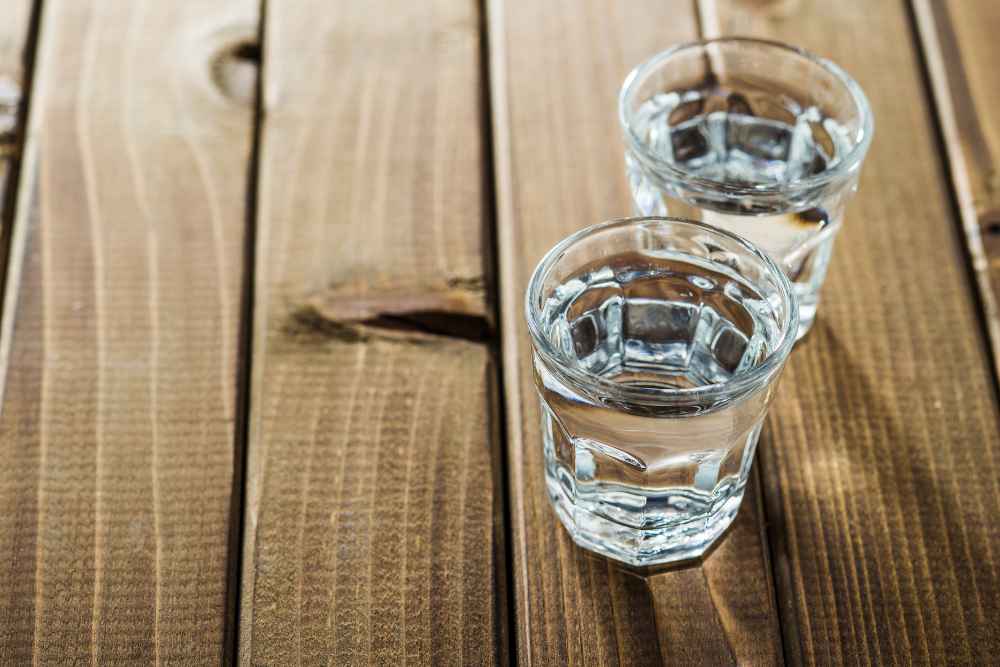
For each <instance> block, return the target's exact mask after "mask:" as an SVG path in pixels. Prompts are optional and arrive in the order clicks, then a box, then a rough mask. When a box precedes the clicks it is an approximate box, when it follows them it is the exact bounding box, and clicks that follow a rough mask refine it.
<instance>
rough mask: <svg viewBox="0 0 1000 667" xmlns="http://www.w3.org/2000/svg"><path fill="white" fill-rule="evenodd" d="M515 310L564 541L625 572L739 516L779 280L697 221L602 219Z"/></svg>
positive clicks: (774, 344)
mask: <svg viewBox="0 0 1000 667" xmlns="http://www.w3.org/2000/svg"><path fill="white" fill-rule="evenodd" d="M525 314H526V317H527V320H528V330H529V331H530V332H531V341H532V346H533V352H534V357H533V361H534V370H535V384H536V386H537V389H538V393H539V397H540V399H541V414H542V434H543V441H544V447H545V481H546V487H547V489H548V495H549V498H550V500H551V501H552V505H553V506H554V508H555V511H556V513H557V514H558V516H559V519H560V520H561V521H562V523H563V525H564V526H565V527H566V529H567V530H568V531H569V533H570V535H572V537H573V539H574V540H575V541H576V542H577V543H578V544H579V545H580V546H582V547H585V548H587V549H590V550H592V551H596V552H598V553H601V554H604V555H605V556H608V557H610V558H614V559H617V560H620V561H624V562H626V563H629V564H632V565H651V564H657V563H665V562H670V561H677V560H685V559H689V558H695V557H697V556H700V555H701V554H703V553H704V552H705V550H706V549H707V548H708V547H709V546H710V545H711V544H712V542H713V541H715V540H716V539H717V538H718V537H719V535H721V534H722V533H723V531H725V529H726V527H727V526H728V525H729V524H730V523H731V522H732V520H733V518H734V517H735V516H736V513H737V511H738V510H739V507H740V501H741V500H742V499H743V491H744V489H745V488H746V483H747V476H748V474H749V472H750V466H751V463H752V462H753V456H754V450H755V448H756V445H757V437H758V435H759V434H760V429H761V424H762V423H763V421H764V416H765V414H766V413H767V408H768V405H769V404H770V402H771V399H772V397H773V395H774V390H775V383H776V380H777V379H778V375H779V374H780V373H781V370H782V367H783V366H784V363H785V359H786V358H787V357H788V353H789V351H790V350H791V348H792V345H793V344H794V342H795V332H796V330H797V327H798V307H797V305H796V302H795V298H794V297H793V295H792V288H791V285H790V283H789V281H788V278H787V277H786V276H785V274H784V272H782V271H781V269H780V268H778V266H777V265H776V264H775V263H774V262H773V261H772V260H771V259H770V258H768V256H767V255H765V254H764V253H763V252H761V251H760V250H759V249H757V248H756V247H754V246H753V245H751V244H750V243H749V242H748V241H746V240H744V239H742V238H740V237H738V236H736V235H734V234H732V233H730V232H727V231H725V230H722V229H718V228H715V227H711V226H709V225H706V224H704V223H701V222H695V221H691V220H682V219H677V218H654V217H649V218H630V219H622V220H612V221H610V222H605V223H603V224H599V225H596V226H593V227H589V228H587V229H584V230H582V231H579V232H577V233H576V234H573V235H572V236H570V237H568V238H566V239H564V240H563V241H562V242H560V243H559V244H558V245H556V246H555V247H554V248H553V249H552V250H551V251H549V253H548V254H547V255H546V256H545V257H544V258H543V259H542V261H541V263H540V264H539V265H538V267H537V268H536V269H535V272H534V275H533V276H532V278H531V282H530V284H529V285H528V290H527V295H526V308H525Z"/></svg>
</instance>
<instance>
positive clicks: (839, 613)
mask: <svg viewBox="0 0 1000 667" xmlns="http://www.w3.org/2000/svg"><path fill="white" fill-rule="evenodd" d="M956 4H957V3H956ZM703 15H705V16H706V18H707V20H706V21H705V23H706V25H707V26H709V28H710V29H713V30H715V31H718V32H719V33H722V34H733V33H738V34H753V35H758V36H766V37H771V38H777V39H782V40H786V41H792V42H795V43H797V44H799V45H801V46H803V47H805V48H807V49H809V50H811V51H813V52H815V53H818V54H820V55H823V56H826V57H829V58H832V59H833V60H835V61H836V62H838V63H839V64H840V65H842V66H843V67H845V68H846V69H847V71H849V72H851V73H852V74H853V75H854V76H855V77H856V78H857V79H858V81H859V82H860V83H861V85H862V87H863V88H864V89H865V91H866V92H867V93H868V95H869V98H870V101H871V105H872V108H873V110H874V113H875V125H876V129H875V138H874V143H873V145H872V148H871V152H870V154H869V157H868V159H867V162H866V165H865V167H864V171H863V174H862V179H861V184H860V191H859V193H858V195H857V198H856V200H855V201H854V202H853V203H852V204H851V205H850V206H849V207H848V211H847V220H846V223H845V228H844V230H843V232H842V233H841V235H840V236H839V238H838V242H837V245H838V247H837V249H836V251H835V253H834V258H833V263H832V266H831V268H830V274H829V277H828V279H827V282H826V286H825V287H824V289H823V301H822V304H821V306H820V312H819V318H818V320H817V323H816V326H815V327H814V329H813V331H812V332H811V333H810V334H809V337H808V338H806V339H805V340H803V341H802V342H801V343H799V344H798V345H797V346H796V349H795V350H794V352H793V353H792V357H791V361H790V362H789V364H788V368H787V370H786V371H785V376H784V378H783V380H782V391H781V395H780V396H779V397H778V400H777V401H776V404H775V406H774V407H773V408H772V411H771V415H770V418H769V422H770V429H769V435H768V436H767V437H766V441H765V442H763V443H762V445H761V454H762V460H761V461H760V463H762V464H763V465H762V466H761V472H762V474H763V479H764V482H765V485H764V490H765V497H766V502H767V508H768V512H767V514H768V516H769V518H770V519H771V522H772V523H771V526H770V528H771V530H770V536H771V544H772V554H773V555H774V559H775V568H776V569H775V571H776V583H777V590H778V599H779V607H780V609H781V612H782V629H783V635H784V637H785V640H786V643H785V647H786V654H787V657H788V658H789V659H790V660H791V661H792V662H796V663H799V662H803V663H808V664H844V663H848V664H854V663H872V664H907V665H909V664H933V665H940V664H977V665H981V664H990V663H992V662H995V659H996V658H995V656H996V654H997V652H998V649H1000V580H998V577H997V556H998V555H1000V529H998V525H997V522H996V516H997V514H998V512H1000V488H998V486H1000V484H998V476H1000V475H998V472H1000V468H998V467H997V466H998V464H1000V455H998V451H1000V449H998V447H1000V436H998V424H1000V414H998V410H997V404H996V394H995V392H994V386H993V381H992V378H991V373H990V366H989V359H988V350H987V345H986V342H985V339H984V335H983V331H982V329H981V327H980V324H979V321H978V319H977V314H976V309H975V305H974V303H975V300H974V296H973V295H974V292H973V285H972V284H970V281H969V278H968V276H969V273H968V269H967V268H966V267H965V266H964V265H963V264H964V253H963V251H962V243H963V241H962V234H961V231H960V227H959V224H958V221H957V219H956V214H955V211H954V210H953V208H952V206H951V204H950V198H949V193H948V188H947V180H946V178H947V177H946V174H945V171H944V164H943V161H942V158H941V155H940V154H939V147H938V144H937V140H936V137H935V132H934V127H933V124H934V119H933V105H932V104H931V98H930V93H929V91H927V90H926V89H925V88H924V85H923V81H922V77H921V62H920V54H919V49H918V45H917V42H916V38H915V35H914V34H913V32H912V30H911V25H910V17H909V16H908V13H907V8H906V6H905V3H900V2H891V3H890V2H878V3H870V2H863V1H862V0H850V1H844V2H837V3H833V2H826V1H824V0H800V1H799V2H793V3H756V2H755V3H750V2H743V1H741V0H725V1H723V0H719V1H718V2H706V3H704V4H703ZM862 16H863V17H864V19H863V20H860V17H862ZM983 66H984V67H988V66H989V65H987V64H986V63H985V62H984V63H983Z"/></svg>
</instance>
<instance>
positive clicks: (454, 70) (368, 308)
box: [240, 0, 507, 665]
mask: <svg viewBox="0 0 1000 667" xmlns="http://www.w3.org/2000/svg"><path fill="white" fill-rule="evenodd" d="M479 20H480V19H479V14H478V9H477V6H476V4H475V3H473V2H469V1H467V0H436V1H434V2H422V3H410V4H406V3H402V4H401V3H397V2H390V1H389V0H385V1H379V2H374V3H373V2H367V1H360V0H358V1H350V2H342V3H338V4H337V5H336V7H333V6H331V5H330V4H329V3H327V2H321V1H320V0H315V1H313V2H294V3H273V4H271V5H270V6H269V7H268V11H267V19H266V30H265V37H264V45H265V48H264V62H265V66H264V90H265V105H266V108H265V113H264V121H263V125H262V137H263V138H262V141H263V143H262V149H261V156H260V172H259V173H260V188H259V193H260V194H259V197H260V199H259V211H258V217H257V223H258V246H257V248H258V251H257V287H256V291H257V298H256V302H255V324H254V353H253V366H254V370H253V383H252V408H251V417H250V419H251V427H250V428H251V430H250V439H249V450H248V454H249V460H248V475H247V485H248V486H247V512H246V517H247V518H246V539H245V553H244V574H243V607H242V628H241V640H242V642H241V649H240V654H241V658H242V660H243V662H244V663H248V664H259V665H276V664H297V663H299V662H304V663H307V664H315V663H318V662H322V663H324V664H359V663H365V664H367V663H369V662H372V663H378V664H403V662H404V661H408V662H413V663H418V664H476V665H478V664H494V663H498V662H504V661H505V659H504V658H503V656H504V654H505V652H506V641H507V640H506V636H505V626H506V622H507V618H506V610H505V608H504V604H505V600H506V591H505V586H504V580H505V574H504V571H503V569H501V568H502V567H503V560H502V555H503V524H502V517H501V514H500V511H501V494H502V489H500V488H497V485H496V483H495V482H494V478H495V476H496V477H497V478H498V476H499V472H500V471H499V468H498V467H497V466H498V465H499V464H500V461H499V456H498V453H497V452H498V450H497V449H496V448H497V447H498V446H499V442H498V441H497V440H496V438H495V433H496V424H497V420H498V419H499V416H498V415H497V412H496V408H495V400H494V394H495V381H496V376H495V371H494V367H493V364H492V362H491V360H490V354H489V352H488V349H487V347H486V345H484V344H483V343H480V342H475V341H466V340H459V339H457V338H455V337H453V336H451V335H447V334H463V335H476V334H477V332H478V333H481V332H482V331H483V330H485V329H486V324H487V321H488V319H489V318H488V313H489V312H490V306H489V304H488V303H487V301H486V293H485V290H484V272H483V266H484V247H485V244H486V243H488V240H487V239H485V238H484V236H483V232H484V230H485V229H486V228H487V227H486V223H487V221H488V217H487V216H488V215H489V213H488V210H487V208H486V200H485V196H484V172H483V169H484V141H485V136H484V128H483V123H482V119H483V117H484V113H485V112H484V109H483V108H482V106H481V104H482V99H483V97H482V96H483V88H482V86H483V82H482V79H481V68H480V62H479V56H480V38H481V33H480V29H479ZM304 72H309V73H310V74H309V75H308V76H304V75H303V73H304ZM428 328H429V329H434V330H438V331H439V333H438V334H434V333H426V332H425V331H421V329H428Z"/></svg>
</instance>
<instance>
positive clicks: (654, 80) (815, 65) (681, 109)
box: [618, 38, 874, 337]
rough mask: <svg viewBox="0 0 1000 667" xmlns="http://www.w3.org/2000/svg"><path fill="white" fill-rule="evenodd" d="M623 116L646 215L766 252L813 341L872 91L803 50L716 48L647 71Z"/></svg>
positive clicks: (749, 43)
mask: <svg viewBox="0 0 1000 667" xmlns="http://www.w3.org/2000/svg"><path fill="white" fill-rule="evenodd" d="M618 112H619V120H620V121H621V125H622V131H623V133H624V137H625V146H626V150H625V162H626V168H627V172H628V178H629V184H630V186H631V190H632V198H633V203H634V205H635V209H636V211H637V212H638V214H639V215H671V216H681V217H685V218H693V219H695V220H701V221H703V222H707V223H709V224H712V225H715V226H717V227H722V228H724V229H728V230H729V231H732V232H735V233H736V234H739V235H740V236H743V237H744V238H747V239H749V240H750V241H751V242H753V243H754V244H756V245H757V246H758V247H760V248H762V249H764V250H765V251H766V252H767V253H768V254H770V255H771V257H772V258H774V260H775V261H776V262H777V263H778V264H779V265H781V267H782V269H784V271H785V272H786V274H787V275H788V276H789V278H790V279H791V281H792V285H793V288H794V290H795V294H796V297H797V298H798V300H799V309H800V328H799V332H798V336H799V337H801V336H803V335H805V333H806V332H807V331H808V330H809V328H810V327H811V326H812V323H813V320H814V318H815V316H816V309H817V306H818V303H819V290H820V287H821V286H822V284H823V279H824V278H825V276H826V270H827V265H828V264H829V261H830V256H831V253H832V251H833V239H834V236H835V235H836V234H837V232H838V231H839V229H840V227H841V223H842V221H843V218H844V208H845V206H846V204H847V201H848V199H849V198H850V197H851V195H852V194H853V193H854V191H855V190H856V188H857V180H858V174H859V172H860V170H861V164H862V162H863V160H864V157H865V154H866V152H867V151H868V146H869V144H870V143H871V138H872V132H873V130H874V125H873V119H872V113H871V110H870V108H869V106H868V101H867V99H866V98H865V95H864V93H863V92H862V90H861V87H860V86H858V84H857V83H856V82H855V81H854V79H852V78H851V77H850V76H848V75H847V73H846V72H844V70H842V69H841V68H840V67H838V66H837V65H835V64H833V63H832V62H830V61H828V60H824V59H823V58H818V57H816V56H814V55H811V54H809V53H807V52H805V51H802V50H800V49H797V48H794V47H791V46H787V45H784V44H780V43H777V42H769V41H764V40H756V39H746V38H724V39H714V40H708V41H703V42H695V43H691V44H684V45H681V46H677V47H675V48H672V49H669V50H667V51H664V52H663V53H660V54H659V55H657V56H654V57H653V58H652V59H651V60H649V61H647V62H645V63H643V64H642V65H639V66H638V67H637V68H636V69H634V70H633V71H632V72H631V74H629V75H628V77H627V78H626V79H625V83H624V85H623V86H622V90H621V94H620V96H619V108H618Z"/></svg>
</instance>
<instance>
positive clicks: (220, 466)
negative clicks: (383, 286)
mask: <svg viewBox="0 0 1000 667" xmlns="http://www.w3.org/2000/svg"><path fill="white" fill-rule="evenodd" d="M256 6H257V3H256V2H250V1H247V0H222V1H219V0H202V1H195V0H192V1H190V2H185V3H163V2H149V1H147V2H133V1H132V0H128V1H125V0H117V1H104V2H88V3H81V2H70V1H68V0H66V1H60V0H51V1H47V2H45V10H44V16H43V19H42V25H43V29H42V36H41V37H40V47H39V49H40V55H39V59H38V67H37V74H36V77H35V81H36V83H37V86H36V89H35V91H34V92H33V103H32V111H31V119H30V122H29V129H28V144H27V145H28V147H27V149H26V154H25V160H24V165H25V166H24V169H23V174H24V177H23V178H22V179H21V188H20V190H21V191H20V194H19V197H18V201H19V210H18V216H17V221H16V223H15V237H14V241H13V244H12V261H11V272H10V280H9V281H8V284H7V297H6V303H7V307H6V308H5V312H4V316H5V318H4V324H3V337H2V345H3V348H2V350H3V354H2V356H0V359H2V361H3V363H2V364H0V372H2V382H0V391H2V397H3V402H2V413H0V458H2V460H3V461H4V465H3V466H0V554H2V558H0V619H3V620H2V622H0V662H4V663H12V664H14V663H16V664H24V663H27V662H29V661H34V662H37V663H38V664H53V663H59V664H62V663H64V662H73V663H76V662H80V663H83V662H88V663H94V664H97V663H109V664H110V663H115V664H121V663H125V662H142V663H150V662H153V661H159V660H163V661H177V660H186V661H190V662H193V663H198V664H210V663H213V662H219V661H221V660H222V659H223V657H224V655H225V649H224V634H225V632H226V627H227V625H228V624H230V623H231V622H232V620H233V619H232V618H231V612H232V609H231V605H230V601H231V600H230V599H229V598H228V596H227V592H228V591H227V580H228V578H229V577H228V574H229V573H228V561H229V555H230V548H231V545H230V540H229V536H230V531H231V527H232V519H233V517H231V516H230V514H231V509H230V505H231V500H232V499H231V495H232V493H233V489H232V488H231V482H232V479H233V465H234V458H233V451H234V450H233V447H234V430H233V427H234V420H235V406H234V403H235V390H236V377H237V334H238V324H239V317H240V313H239V309H240V292H241V282H242V267H241V263H242V257H243V248H244V218H245V210H244V202H245V197H246V192H245V188H246V174H247V170H248V167H249V159H250V147H251V138H252V126H253V112H252V109H250V108H248V107H246V106H245V105H243V104H241V103H237V102H235V101H233V100H232V99H230V98H229V97H227V93H230V92H231V90H229V89H225V90H224V89H220V88H219V87H217V85H216V77H215V76H213V75H214V74H215V73H216V72H217V70H218V69H219V68H223V69H226V68H231V67H232V66H234V65H233V64H232V63H230V62H229V61H228V60H227V58H226V57H225V54H226V53H228V50H229V49H231V48H232V46H233V44H234V41H236V40H239V39H242V38H243V37H244V36H245V35H253V34H254V33H255V23H256V21H257V15H256Z"/></svg>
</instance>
